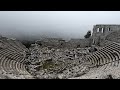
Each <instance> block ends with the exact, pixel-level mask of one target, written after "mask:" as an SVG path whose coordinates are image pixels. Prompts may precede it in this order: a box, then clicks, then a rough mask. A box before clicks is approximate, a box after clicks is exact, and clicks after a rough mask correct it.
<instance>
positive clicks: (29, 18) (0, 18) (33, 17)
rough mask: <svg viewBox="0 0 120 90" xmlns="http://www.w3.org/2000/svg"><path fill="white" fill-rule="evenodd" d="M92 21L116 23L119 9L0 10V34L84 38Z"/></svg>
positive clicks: (29, 37)
mask: <svg viewBox="0 0 120 90" xmlns="http://www.w3.org/2000/svg"><path fill="white" fill-rule="evenodd" d="M96 24H120V11H0V34H1V35H3V36H6V37H13V38H19V39H26V38H27V39H33V38H34V39H39V38H40V37H53V38H56V37H58V38H64V39H70V38H84V35H85V34H86V32H87V31H88V30H91V31H92V29H93V25H96Z"/></svg>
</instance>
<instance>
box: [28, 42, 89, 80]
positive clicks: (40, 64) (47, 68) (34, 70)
mask: <svg viewBox="0 0 120 90" xmlns="http://www.w3.org/2000/svg"><path fill="white" fill-rule="evenodd" d="M88 49H89V48H73V49H68V48H53V47H52V48H51V47H49V46H48V47H41V46H40V45H38V44H34V45H31V47H30V48H29V54H27V55H26V61H27V70H28V72H29V73H31V74H32V75H33V76H34V77H35V78H39V79H40V78H47V79H49V78H60V77H59V76H60V75H62V74H63V73H65V72H67V71H69V70H70V69H71V68H73V69H74V70H73V71H74V72H76V73H74V74H73V73H72V74H70V73H67V74H64V75H65V78H67V77H71V76H74V75H75V76H76V75H77V74H78V71H79V65H81V62H82V61H81V60H82V57H84V56H86V55H89V50H88ZM69 74H70V75H69ZM67 75H68V76H67Z"/></svg>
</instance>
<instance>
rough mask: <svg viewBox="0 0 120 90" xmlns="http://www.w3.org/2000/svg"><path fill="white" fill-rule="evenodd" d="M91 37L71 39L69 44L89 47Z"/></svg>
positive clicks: (75, 46) (74, 46)
mask: <svg viewBox="0 0 120 90" xmlns="http://www.w3.org/2000/svg"><path fill="white" fill-rule="evenodd" d="M90 42H91V38H88V39H71V40H70V41H68V42H67V44H68V45H67V46H68V47H70V48H79V47H80V48H85V47H89V46H90V45H91V44H90Z"/></svg>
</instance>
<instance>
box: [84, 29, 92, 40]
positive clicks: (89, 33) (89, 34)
mask: <svg viewBox="0 0 120 90" xmlns="http://www.w3.org/2000/svg"><path fill="white" fill-rule="evenodd" d="M90 36H91V31H90V30H89V31H88V32H87V34H86V35H85V36H84V37H85V38H89V37H90Z"/></svg>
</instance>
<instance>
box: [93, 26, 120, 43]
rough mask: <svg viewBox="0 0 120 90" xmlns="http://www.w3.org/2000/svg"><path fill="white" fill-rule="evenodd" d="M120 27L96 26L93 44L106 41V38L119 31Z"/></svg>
mask: <svg viewBox="0 0 120 90" xmlns="http://www.w3.org/2000/svg"><path fill="white" fill-rule="evenodd" d="M119 30H120V25H107V24H106V25H104V24H99V25H94V27H93V33H92V39H93V40H92V44H95V45H97V44H99V43H101V42H102V41H104V40H105V37H106V36H107V35H109V34H110V33H112V32H114V31H119Z"/></svg>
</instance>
